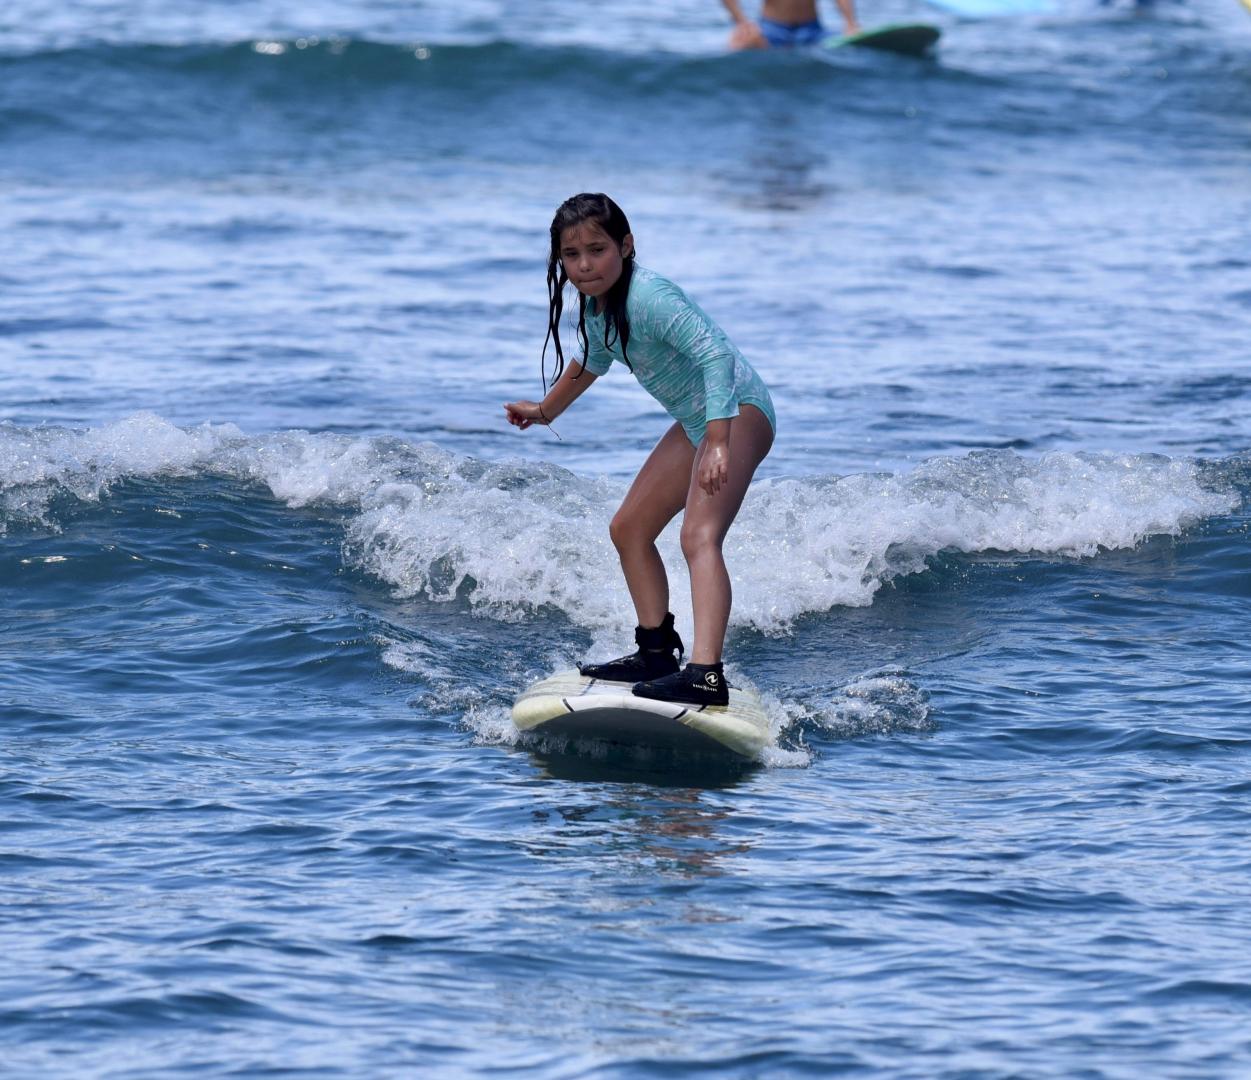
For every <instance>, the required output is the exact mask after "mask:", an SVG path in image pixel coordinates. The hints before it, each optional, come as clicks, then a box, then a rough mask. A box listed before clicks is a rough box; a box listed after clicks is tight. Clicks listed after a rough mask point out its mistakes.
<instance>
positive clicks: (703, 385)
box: [504, 194, 776, 705]
mask: <svg viewBox="0 0 1251 1080" xmlns="http://www.w3.org/2000/svg"><path fill="white" fill-rule="evenodd" d="M567 282H572V283H573V285H574V286H575V287H576V288H577V290H578V340H579V342H580V343H581V345H582V350H583V356H582V362H581V363H579V362H578V361H576V360H571V361H570V362H569V364H568V366H566V365H565V358H564V352H563V349H562V347H561V342H560V317H561V312H562V310H563V306H564V301H563V295H564V293H563V290H564V286H565V284H566V283H567ZM547 288H548V299H549V307H548V326H547V339H546V340H545V341H544V346H543V348H544V353H545V354H546V351H547V342H548V341H550V342H551V343H552V344H553V346H554V348H555V352H556V376H555V381H554V382H553V385H552V387H551V389H550V390H549V391H548V392H547V394H546V396H545V397H544V398H543V400H542V401H540V402H533V401H515V402H511V403H508V404H506V405H505V406H504V411H505V413H506V415H507V417H508V421H509V423H511V424H514V425H516V426H517V427H520V428H523V429H524V428H528V427H530V426H531V425H532V424H535V423H538V424H550V423H551V422H552V421H553V420H554V419H556V417H558V416H560V414H561V413H563V412H564V411H565V409H567V408H568V407H569V406H570V405H571V404H573V402H574V401H575V400H576V399H577V398H578V397H579V396H580V395H581V394H582V393H583V392H584V391H585V390H586V389H587V388H588V387H589V386H590V385H591V384H592V383H593V382H594V381H595V379H596V378H597V377H598V376H599V375H602V374H604V373H605V372H606V371H607V370H608V368H609V366H610V365H611V364H612V361H613V360H614V359H621V360H623V361H625V363H626V364H627V365H628V366H629V367H630V369H631V370H632V371H633V372H634V374H635V376H636V377H637V378H638V380H639V382H640V383H642V385H643V387H644V388H645V389H646V390H647V391H648V392H649V393H650V394H651V395H652V396H653V397H654V398H656V400H657V401H659V402H660V404H661V405H663V406H664V407H665V409H666V411H668V412H669V414H670V415H671V416H673V417H674V419H675V420H676V421H677V422H676V423H674V424H673V426H672V427H670V428H669V430H668V431H667V432H666V433H665V434H664V436H663V437H662V438H661V440H660V442H659V443H657V444H656V447H655V449H653V450H652V452H651V454H650V456H649V457H648V459H647V461H646V462H645V463H644V465H643V468H642V469H641V470H640V471H639V474H638V476H637V477H635V479H634V483H633V484H632V485H631V486H630V490H629V492H628V493H627V495H626V497H625V501H624V502H623V503H622V504H621V507H620V508H619V509H618V510H617V513H616V514H615V515H614V516H613V519H612V523H611V524H610V526H609V534H610V535H611V537H612V541H613V544H614V545H615V546H616V548H617V552H618V554H619V556H620V558H621V569H622V571H623V572H624V574H625V579H626V584H627V585H628V586H629V589H630V596H631V598H632V599H633V601H634V607H635V611H636V613H637V615H638V627H637V629H636V630H635V641H636V643H637V645H638V650H637V651H636V652H634V653H632V654H630V655H629V656H623V657H621V658H620V659H617V660H613V661H610V662H608V663H606V664H591V665H585V666H583V667H582V669H581V670H582V674H583V675H587V676H590V677H592V678H599V679H611V680H615V681H622V682H633V683H635V684H636V685H635V686H634V693H635V694H637V695H639V696H641V697H650V698H658V699H660V700H663V701H680V702H687V703H693V704H712V705H724V704H725V703H726V701H727V700H728V696H727V693H726V685H725V677H724V674H723V672H722V668H721V650H722V647H723V645H724V641H725V630H726V625H727V623H728V622H729V617H730V603H731V587H730V577H729V574H728V572H727V571H726V567H725V561H724V559H723V558H722V553H721V545H722V542H723V541H724V539H725V535H726V532H727V531H728V530H729V528H730V525H731V523H732V522H733V521H734V517H735V515H736V514H737V513H738V509H739V507H740V506H741V505H742V501H743V496H744V495H745V494H746V492H747V486H748V484H749V483H750V482H751V478H752V476H753V475H754V474H755V471H756V468H757V466H758V465H759V464H760V462H761V461H763V460H764V457H765V455H766V454H768V452H769V449H770V447H771V446H772V445H773V433H774V429H775V426H776V419H775V416H774V411H773V401H772V399H771V398H770V396H769V391H768V390H767V389H766V387H765V385H764V383H763V382H761V380H760V376H759V375H757V374H756V372H755V370H754V369H753V368H752V367H751V365H750V364H748V363H747V361H746V360H745V359H744V358H743V356H742V354H741V353H740V352H739V351H738V349H736V348H735V347H734V345H733V344H732V343H731V342H730V340H729V338H728V337H726V335H725V333H724V332H723V331H722V330H721V329H720V327H718V326H717V325H716V324H715V323H714V322H713V321H712V320H711V319H710V318H709V317H708V316H707V315H706V314H705V313H704V312H703V311H702V310H701V309H700V308H699V306H698V305H696V304H695V303H694V302H692V301H691V300H690V299H689V298H688V297H687V296H686V294H685V293H684V292H682V290H681V289H680V288H678V287H677V286H676V285H675V284H673V282H671V281H669V280H667V279H666V278H663V277H661V276H660V275H659V274H656V273H653V272H652V271H650V270H647V269H645V268H644V267H641V266H638V265H636V263H635V259H634V237H633V235H632V233H631V232H630V224H629V221H627V219H626V216H625V214H624V213H623V212H622V210H621V208H620V207H619V206H617V204H616V203H615V202H613V201H612V199H610V198H609V197H608V196H607V195H603V194H582V195H575V196H573V197H572V198H570V199H567V200H566V201H565V202H564V203H562V204H561V206H560V208H559V209H558V210H557V211H556V216H555V217H554V218H553V220H552V225H551V251H550V253H549V256H548V263H547ZM679 511H685V514H684V517H683V520H682V553H683V555H684V556H685V557H686V562H687V566H688V567H689V569H690V575H691V599H692V606H693V608H694V614H695V644H694V646H693V648H692V650H691V662H690V663H689V664H687V665H686V667H685V668H684V669H682V670H679V659H680V657H681V655H682V651H683V649H682V641H681V638H679V637H678V635H677V632H676V631H675V630H674V626H673V615H672V614H671V613H670V612H669V610H668V609H669V582H668V579H667V577H666V574H665V567H664V562H663V560H662V559H661V557H660V552H659V551H658V550H657V549H656V538H657V537H658V536H659V535H660V533H661V530H663V529H664V527H665V526H666V525H667V524H668V523H669V522H670V521H671V520H672V519H673V518H674V517H675V516H676V515H677V514H678V513H679Z"/></svg>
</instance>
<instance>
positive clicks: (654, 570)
mask: <svg viewBox="0 0 1251 1080" xmlns="http://www.w3.org/2000/svg"><path fill="white" fill-rule="evenodd" d="M765 424H766V426H768V421H765ZM694 462H695V447H693V446H692V445H691V440H690V439H688V438H687V437H686V432H685V431H683V430H682V425H681V424H674V425H673V427H671V428H670V429H669V430H668V431H667V432H665V434H664V436H663V437H662V438H661V440H660V442H658V443H657V444H656V448H655V449H654V450H653V451H652V452H651V454H650V455H648V458H647V460H646V461H645V462H644V463H643V467H642V468H641V469H640V470H639V474H638V476H636V477H635V478H634V483H633V484H631V485H630V490H629V492H628V493H627V494H626V497H625V501H624V502H623V503H622V504H621V507H620V508H619V509H618V510H617V512H616V514H614V515H613V519H612V523H611V524H610V525H609V526H608V534H609V536H611V537H612V542H613V544H614V545H615V546H616V548H617V554H618V555H619V556H620V558H621V570H622V572H623V573H624V574H625V579H626V585H627V586H628V587H629V589H630V597H631V599H632V600H633V601H634V610H635V612H637V614H638V620H639V626H649V627H650V626H659V625H660V624H661V622H662V621H663V620H664V617H665V615H666V614H667V613H668V611H669V579H668V578H667V577H666V576H665V564H664V562H663V560H662V559H661V558H660V552H659V551H657V550H656V537H658V536H659V535H660V534H661V532H662V531H663V530H664V527H665V526H666V525H668V524H669V522H670V521H672V520H673V519H674V517H676V516H677V514H678V511H680V510H681V509H682V507H683V506H684V505H686V503H687V501H688V496H687V486H688V484H689V483H690V477H691V469H692V467H693V465H694Z"/></svg>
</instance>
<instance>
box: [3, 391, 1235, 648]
mask: <svg viewBox="0 0 1251 1080" xmlns="http://www.w3.org/2000/svg"><path fill="white" fill-rule="evenodd" d="M195 473H207V474H218V475H224V476H227V477H231V478H235V479H238V480H242V481H247V482H253V483H258V484H261V485H263V486H264V487H265V488H266V489H268V491H269V492H271V493H272V494H273V495H274V496H275V497H276V498H278V499H280V500H282V501H284V502H286V503H287V504H288V505H290V506H292V507H312V508H316V507H319V506H320V507H326V508H333V509H334V510H335V511H336V515H342V516H343V518H344V521H345V541H346V542H345V558H346V559H347V560H348V561H349V562H350V563H352V564H353V565H355V566H357V567H359V568H360V569H363V570H365V571H367V572H368V573H370V574H372V575H374V576H375V577H376V578H378V579H379V580H380V581H382V582H384V583H386V584H387V585H388V586H389V587H390V588H391V589H392V590H393V591H394V593H395V594H396V595H397V596H400V597H408V596H424V597H427V598H429V599H431V600H435V601H450V600H452V599H454V598H460V600H462V601H463V602H467V603H468V604H469V605H470V606H471V607H472V608H473V609H474V610H475V611H477V612H479V613H482V614H485V615H489V616H491V617H493V618H497V619H502V620H519V619H523V618H526V617H529V616H530V615H531V614H532V613H533V612H535V611H536V610H537V609H539V608H542V607H550V608H553V609H557V610H559V611H561V612H563V613H564V614H565V615H566V616H567V617H568V618H569V619H570V620H571V621H572V622H573V623H575V624H577V625H579V626H581V627H583V628H585V629H586V630H588V631H589V632H590V633H591V634H592V637H593V638H594V639H595V645H593V649H598V648H601V647H602V648H604V649H612V648H616V647H618V646H619V645H620V638H621V635H622V634H623V633H628V631H629V629H630V628H631V627H632V626H633V622H634V620H633V617H632V610H631V605H630V601H629V596H628V593H627V591H626V589H625V585H624V582H623V581H622V579H621V574H620V571H619V569H618V567H617V559H616V554H615V552H614V551H613V549H612V546H611V544H610V543H609V540H608V535H607V524H608V521H609V519H610V517H611V516H612V513H613V511H614V510H615V508H616V506H617V505H618V503H619V501H620V499H621V498H622V496H623V495H624V490H625V488H624V485H623V484H622V483H620V482H617V481H612V480H608V479H604V478H600V477H585V476H579V475H576V474H574V473H570V472H567V471H565V470H563V469H560V468H557V467H555V466H551V465H535V464H530V463H525V462H519V461H503V462H484V461H479V460H477V459H474V458H469V457H463V456H459V455H456V454H452V453H449V452H448V451H445V450H442V449H440V448H439V447H437V446H434V445H432V444H422V445H416V446H415V445H412V444H408V443H404V442H402V441H399V440H395V439H376V438H374V439H365V438H352V437H348V436H341V435H331V434H309V433H307V432H284V433H279V434H273V435H265V436H259V437H245V436H244V435H243V434H242V433H241V432H240V431H239V430H238V429H237V428H235V427H234V426H233V425H203V426H201V427H197V428H192V429H189V430H183V429H180V428H177V427H175V426H174V425H172V424H170V423H168V422H167V421H165V420H162V419H160V418H159V417H155V416H151V415H149V414H142V415H139V416H135V417H132V418H130V419H128V420H124V421H122V422H120V423H118V424H114V425H110V426H106V427H102V428H97V429H93V430H89V431H85V432H74V431H67V430H65V429H51V428H48V429H43V428H37V429H22V428H17V427H14V426H13V425H0V500H2V501H0V513H2V514H3V517H2V518H0V524H3V523H4V522H14V521H22V522H31V521H34V522H42V523H43V524H51V525H55V520H53V518H52V516H51V512H50V511H49V509H48V507H49V505H50V504H49V500H50V499H52V498H53V497H55V496H57V495H62V494H69V495H72V496H74V497H76V498H78V499H83V500H95V499H98V498H100V497H101V496H102V495H103V494H104V493H105V492H107V490H108V489H109V488H110V487H111V486H112V485H113V484H115V483H117V482H118V481H120V480H122V479H125V478H132V477H154V476H172V477H176V476H181V475H189V474H195ZM1237 503H1238V499H1237V496H1236V495H1235V494H1234V493H1232V492H1230V491H1217V490H1212V489H1211V487H1207V486H1204V485H1203V484H1202V483H1201V482H1200V476H1199V469H1198V466H1197V464H1196V463H1195V462H1193V461H1188V460H1183V459H1169V458H1164V457H1159V456H1153V455H1098V454H1070V453H1054V454H1048V455H1046V456H1044V457H1041V458H1037V459H1028V458H1023V457H1021V456H1019V455H1017V454H1014V453H1011V452H1008V451H995V452H987V453H976V454H970V455H967V456H965V457H959V458H936V459H933V460H930V461H927V462H925V463H924V464H922V465H920V466H919V467H918V468H916V469H915V470H913V471H912V472H910V473H906V474H899V475H889V474H862V475H853V476H845V477H835V476H809V477H791V478H785V479H779V480H773V481H766V482H763V483H760V484H757V485H754V486H753V488H752V490H751V491H750V492H749V493H748V496H747V499H746V501H745V503H744V506H743V510H742V512H741V513H740V516H739V520H738V521H737V522H736V523H735V526H734V528H733V529H732V530H731V533H730V536H729V538H728V540H727V544H726V557H727V561H728V562H729V564H730V568H731V573H732V574H733V576H734V579H735V607H734V616H733V619H734V623H735V624H737V625H750V626H754V627H756V628H758V629H760V630H763V631H766V632H770V633H779V632H785V631H786V629H787V628H788V626H789V625H790V624H791V623H792V622H793V620H794V619H796V618H797V617H799V616H801V615H803V614H805V613H808V612H820V611H826V610H828V609H830V608H832V607H836V606H839V605H848V606H863V605H867V604H869V603H871V602H872V600H873V596H874V594H875V593H876V592H877V590H878V589H880V588H881V587H882V585H883V584H885V583H886V582H888V581H890V580H891V579H892V578H895V577H898V576H900V575H903V574H909V573H915V572H919V571H922V570H924V569H925V566H926V560H927V559H929V558H931V557H933V556H934V555H937V554H938V553H939V552H943V551H956V552H985V551H999V552H1020V553H1040V554H1049V555H1056V556H1077V557H1081V556H1091V555H1094V554H1096V553H1097V552H1099V551H1100V550H1103V549H1112V548H1126V547H1132V546H1133V545H1135V544H1137V543H1140V542H1141V541H1142V540H1143V539H1145V538H1146V537H1148V536H1152V535H1158V534H1166V535H1177V534H1179V533H1181V532H1182V531H1184V530H1185V529H1187V528H1189V527H1191V526H1193V525H1194V524H1196V523H1197V522H1199V521H1201V520H1203V519H1204V518H1207V517H1210V516H1213V515H1216V514H1221V513H1226V512H1229V511H1230V510H1232V509H1233V508H1235V507H1236V506H1237ZM660 549H661V553H662V555H663V557H664V559H665V563H666V566H667V567H668V569H669V571H670V575H671V582H672V596H673V608H674V611H675V612H676V613H677V614H678V616H679V623H680V625H687V626H689V625H690V602H689V596H688V593H687V578H686V569H685V564H684V562H683V559H682V557H681V553H680V551H679V548H678V541H677V526H676V524H675V525H673V526H671V527H670V528H669V529H668V530H667V531H666V533H665V534H664V535H663V536H662V537H661V541H660Z"/></svg>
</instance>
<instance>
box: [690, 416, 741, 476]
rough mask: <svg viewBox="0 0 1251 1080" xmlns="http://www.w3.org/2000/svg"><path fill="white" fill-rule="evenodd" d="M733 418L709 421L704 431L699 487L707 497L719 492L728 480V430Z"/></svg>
mask: <svg viewBox="0 0 1251 1080" xmlns="http://www.w3.org/2000/svg"><path fill="white" fill-rule="evenodd" d="M733 424H734V417H732V416H727V417H725V418H724V419H721V420H709V421H708V426H707V427H706V428H705V429H704V452H703V455H702V456H701V457H700V459H699V475H698V476H697V477H696V479H697V480H698V481H699V486H700V487H701V488H703V489H704V491H705V492H707V494H709V495H715V494H716V493H717V492H718V491H720V490H721V485H722V484H724V483H726V482H727V481H728V480H729V479H730V429H731V427H732V426H733Z"/></svg>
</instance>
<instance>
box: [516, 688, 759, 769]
mask: <svg viewBox="0 0 1251 1080" xmlns="http://www.w3.org/2000/svg"><path fill="white" fill-rule="evenodd" d="M512 715H513V723H514V724H515V725H516V727H517V730H518V731H525V732H533V733H535V734H538V735H543V736H548V735H550V736H555V737H557V738H569V739H574V740H578V741H594V742H604V743H612V744H616V745H620V746H630V747H646V748H650V749H655V750H663V751H675V752H677V753H690V754H693V755H697V756H715V757H731V758H738V759H744V760H746V759H751V758H755V757H757V756H758V755H759V754H760V751H761V750H762V749H763V748H764V745H765V743H766V742H767V741H768V738H769V717H768V715H767V714H766V713H765V710H764V705H763V704H762V703H761V701H760V698H759V696H758V695H757V694H755V693H753V692H752V691H751V690H744V689H740V688H738V687H731V688H730V703H729V705H726V706H716V705H702V706H701V705H679V704H675V703H673V702H668V701H652V700H650V699H649V698H641V697H635V696H634V695H633V694H632V693H631V692H630V684H629V683H616V682H604V681H603V680H601V679H588V678H586V677H585V676H583V675H580V674H578V672H576V671H562V672H560V673H558V674H556V675H552V676H551V677H550V678H547V679H542V680H541V681H539V682H537V683H535V684H534V685H533V686H531V687H529V688H528V689H527V690H525V691H523V692H522V693H521V695H520V696H519V697H518V698H517V700H516V701H515V702H514V703H513V713H512Z"/></svg>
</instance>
